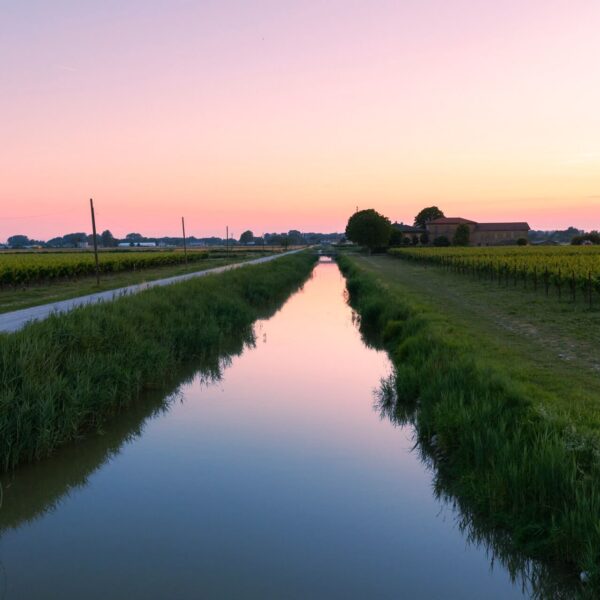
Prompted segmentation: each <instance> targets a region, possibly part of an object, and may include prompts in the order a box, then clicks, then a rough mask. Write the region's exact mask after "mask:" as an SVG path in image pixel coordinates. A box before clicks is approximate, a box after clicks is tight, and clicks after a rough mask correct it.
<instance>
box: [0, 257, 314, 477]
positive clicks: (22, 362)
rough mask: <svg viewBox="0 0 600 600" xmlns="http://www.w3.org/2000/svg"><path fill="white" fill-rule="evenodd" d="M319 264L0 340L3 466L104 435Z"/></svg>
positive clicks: (222, 278) (62, 319)
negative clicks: (125, 412) (117, 418)
mask: <svg viewBox="0 0 600 600" xmlns="http://www.w3.org/2000/svg"><path fill="white" fill-rule="evenodd" d="M314 260H315V257H314V256H313V255H309V254H297V255H293V256H289V257H284V258H281V259H279V260H277V261H274V262H271V263H268V264H264V265H257V266H249V267H246V268H244V269H240V270H236V271H232V272H228V273H224V274H221V275H217V276H209V277H204V278H202V279H196V280H191V281H187V282H184V283H179V284H174V285H171V286H168V287H164V288H160V289H156V288H155V289H151V290H148V291H146V292H143V293H140V294H138V295H136V296H132V297H124V298H121V299H119V300H117V301H114V302H110V303H104V304H97V305H93V306H87V307H82V308H80V309H76V310H74V311H72V312H70V313H68V314H65V315H55V316H52V317H50V318H48V319H47V320H45V321H42V322H39V323H33V324H32V325H30V326H28V327H26V328H25V329H23V330H22V331H19V332H17V333H15V334H11V335H3V336H0V460H1V461H2V462H1V464H0V467H1V468H4V469H8V468H11V467H14V466H15V465H17V464H18V463H20V462H27V461H32V460H36V459H39V458H43V457H46V456H48V455H49V454H50V453H51V452H52V451H53V450H54V449H55V448H57V447H58V446H61V445H62V444H64V443H66V442H69V441H71V440H74V439H77V438H78V437H80V436H81V435H82V434H84V433H86V432H89V431H94V430H98V429H101V428H102V427H103V425H104V423H105V422H106V420H107V419H109V418H110V417H111V416H113V415H114V414H116V413H118V412H120V411H121V410H122V409H123V408H125V407H126V406H128V405H129V404H131V402H133V401H135V399H136V398H137V397H138V396H139V394H140V393H141V392H142V391H143V390H145V389H151V388H155V387H162V385H163V382H164V381H165V379H166V380H168V379H169V377H170V374H171V373H173V372H174V371H176V369H177V368H178V367H179V366H180V365H182V364H184V363H186V362H190V361H202V360H203V359H205V358H206V357H208V356H210V355H213V354H214V353H217V354H218V353H219V352H220V350H221V348H222V346H223V340H224V339H226V338H227V337H230V336H232V335H238V336H242V337H243V336H244V335H245V334H246V332H248V331H249V330H250V328H251V325H252V323H253V321H254V320H256V319H257V318H259V317H260V316H261V314H263V313H264V312H265V311H268V310H270V309H272V308H274V307H277V306H278V305H279V304H280V303H281V302H282V301H283V300H284V299H285V298H286V297H287V295H288V294H289V293H290V292H291V291H293V290H294V289H295V288H297V287H298V285H300V284H301V282H302V281H303V279H304V278H305V277H306V276H307V275H308V273H309V272H310V271H311V269H312V266H313V264H314Z"/></svg>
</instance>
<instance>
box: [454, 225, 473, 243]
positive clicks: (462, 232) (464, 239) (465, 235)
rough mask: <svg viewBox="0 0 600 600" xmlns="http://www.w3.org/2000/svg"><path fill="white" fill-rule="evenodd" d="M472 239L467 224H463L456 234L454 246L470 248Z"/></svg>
mask: <svg viewBox="0 0 600 600" xmlns="http://www.w3.org/2000/svg"><path fill="white" fill-rule="evenodd" d="M470 238H471V231H470V230H469V226H468V225H467V224H466V223H461V224H460V225H459V226H458V227H457V228H456V231H455V232H454V237H453V238H452V244H453V245H454V246H468V245H469V241H470Z"/></svg>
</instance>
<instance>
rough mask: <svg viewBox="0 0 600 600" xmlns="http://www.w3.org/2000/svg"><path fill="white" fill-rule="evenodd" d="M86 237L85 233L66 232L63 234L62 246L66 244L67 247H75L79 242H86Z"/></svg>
mask: <svg viewBox="0 0 600 600" xmlns="http://www.w3.org/2000/svg"><path fill="white" fill-rule="evenodd" d="M87 239H88V236H87V233H83V232H78V233H67V234H66V235H63V246H66V247H67V248H68V247H71V248H77V246H78V245H79V244H83V243H85V242H87Z"/></svg>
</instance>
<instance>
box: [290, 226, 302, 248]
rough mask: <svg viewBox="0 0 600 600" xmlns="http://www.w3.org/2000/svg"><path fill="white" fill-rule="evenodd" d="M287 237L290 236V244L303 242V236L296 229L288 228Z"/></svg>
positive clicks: (299, 244)
mask: <svg viewBox="0 0 600 600" xmlns="http://www.w3.org/2000/svg"><path fill="white" fill-rule="evenodd" d="M288 238H290V244H291V245H292V246H302V244H304V243H305V242H304V236H303V235H302V234H301V233H300V232H299V231H298V230H297V229H290V230H289V231H288Z"/></svg>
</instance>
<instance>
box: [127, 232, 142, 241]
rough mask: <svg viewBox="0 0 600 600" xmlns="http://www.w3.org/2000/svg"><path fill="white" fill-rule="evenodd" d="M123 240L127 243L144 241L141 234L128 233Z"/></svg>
mask: <svg viewBox="0 0 600 600" xmlns="http://www.w3.org/2000/svg"><path fill="white" fill-rule="evenodd" d="M125 239H126V240H127V241H128V242H143V241H144V236H143V235H142V234H141V233H128V234H127V235H126V236H125Z"/></svg>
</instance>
